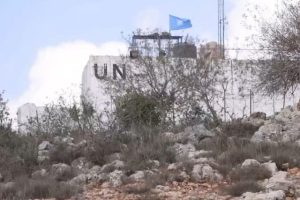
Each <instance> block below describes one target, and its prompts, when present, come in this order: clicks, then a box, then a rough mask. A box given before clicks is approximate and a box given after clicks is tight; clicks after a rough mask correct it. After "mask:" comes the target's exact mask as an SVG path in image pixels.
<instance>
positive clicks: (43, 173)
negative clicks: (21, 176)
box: [31, 169, 48, 179]
mask: <svg viewBox="0 0 300 200" xmlns="http://www.w3.org/2000/svg"><path fill="white" fill-rule="evenodd" d="M46 176H48V172H47V170H46V169H41V170H37V171H35V172H33V173H32V174H31V177H32V178H33V179H41V178H44V177H46Z"/></svg>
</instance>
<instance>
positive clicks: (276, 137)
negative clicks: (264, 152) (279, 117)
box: [251, 122, 283, 142]
mask: <svg viewBox="0 0 300 200" xmlns="http://www.w3.org/2000/svg"><path fill="white" fill-rule="evenodd" d="M282 128H283V126H282V125H281V124H277V123H272V122H271V123H266V124H265V125H263V126H261V127H260V128H259V129H258V131H256V132H255V133H254V135H253V136H252V138H251V141H252V142H279V141H282V136H283V134H282Z"/></svg>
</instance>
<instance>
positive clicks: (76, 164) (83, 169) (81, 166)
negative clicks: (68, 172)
mask: <svg viewBox="0 0 300 200" xmlns="http://www.w3.org/2000/svg"><path fill="white" fill-rule="evenodd" d="M71 166H72V168H73V169H75V171H76V172H77V173H88V171H89V169H90V168H91V167H92V166H93V164H92V163H91V162H90V161H88V160H87V159H86V158H85V157H80V158H77V159H75V160H73V161H72V163H71Z"/></svg>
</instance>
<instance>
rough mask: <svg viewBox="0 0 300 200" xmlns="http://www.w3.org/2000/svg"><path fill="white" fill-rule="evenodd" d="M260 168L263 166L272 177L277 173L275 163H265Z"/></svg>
mask: <svg viewBox="0 0 300 200" xmlns="http://www.w3.org/2000/svg"><path fill="white" fill-rule="evenodd" d="M262 166H264V167H265V168H266V169H268V170H269V171H270V172H271V173H272V175H274V174H275V173H276V172H278V168H277V166H276V163H274V162H266V163H263V164H262Z"/></svg>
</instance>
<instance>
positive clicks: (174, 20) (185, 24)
mask: <svg viewBox="0 0 300 200" xmlns="http://www.w3.org/2000/svg"><path fill="white" fill-rule="evenodd" d="M191 27H192V23H191V20H189V19H184V18H179V17H175V16H173V15H169V28H170V30H180V29H186V28H191Z"/></svg>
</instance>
